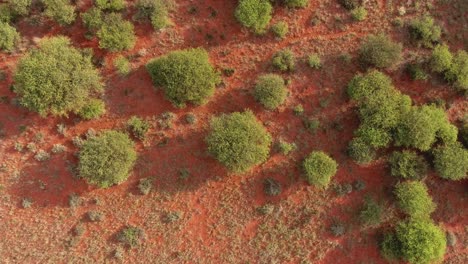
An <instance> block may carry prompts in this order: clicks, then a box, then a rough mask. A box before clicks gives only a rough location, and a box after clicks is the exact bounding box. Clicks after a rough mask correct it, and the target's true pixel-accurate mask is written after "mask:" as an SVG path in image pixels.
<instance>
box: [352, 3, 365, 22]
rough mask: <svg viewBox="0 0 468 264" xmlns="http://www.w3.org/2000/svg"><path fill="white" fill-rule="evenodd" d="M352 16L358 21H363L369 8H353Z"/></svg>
mask: <svg viewBox="0 0 468 264" xmlns="http://www.w3.org/2000/svg"><path fill="white" fill-rule="evenodd" d="M351 17H352V18H353V19H354V20H356V21H363V20H365V19H366V17H367V10H366V9H365V8H364V7H362V6H360V7H357V8H355V9H353V10H351Z"/></svg>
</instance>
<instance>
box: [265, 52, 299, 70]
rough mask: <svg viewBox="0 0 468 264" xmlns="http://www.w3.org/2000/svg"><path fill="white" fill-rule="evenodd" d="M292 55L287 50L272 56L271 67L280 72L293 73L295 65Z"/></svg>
mask: <svg viewBox="0 0 468 264" xmlns="http://www.w3.org/2000/svg"><path fill="white" fill-rule="evenodd" d="M295 60H296V59H295V58H294V53H293V52H292V51H291V50H289V49H285V50H280V51H278V52H276V53H275V55H273V59H272V62H271V63H272V65H273V67H275V68H276V69H278V70H280V71H293V70H294V66H295V64H296V62H295Z"/></svg>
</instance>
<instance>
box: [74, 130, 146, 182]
mask: <svg viewBox="0 0 468 264" xmlns="http://www.w3.org/2000/svg"><path fill="white" fill-rule="evenodd" d="M136 157H137V154H136V151H135V149H134V143H133V141H132V140H130V138H129V137H128V136H127V135H126V134H124V133H121V132H118V131H112V130H109V131H105V132H103V133H102V134H100V135H98V136H96V137H91V138H89V139H88V140H86V141H85V142H84V143H83V145H82V147H81V149H80V151H79V155H78V158H79V163H78V172H79V175H80V177H81V178H83V179H85V180H86V181H87V182H88V183H90V184H93V185H97V186H98V187H100V188H107V187H110V186H112V185H115V184H119V183H122V182H123V181H125V180H126V179H127V178H128V176H129V174H130V171H131V170H132V168H133V165H134V163H135V161H136Z"/></svg>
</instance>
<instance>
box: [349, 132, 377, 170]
mask: <svg viewBox="0 0 468 264" xmlns="http://www.w3.org/2000/svg"><path fill="white" fill-rule="evenodd" d="M348 155H349V156H350V157H351V159H353V160H354V161H356V162H357V163H359V164H367V163H370V162H371V161H373V160H374V159H375V156H376V151H375V149H374V148H373V147H371V146H370V145H368V144H367V143H366V142H365V141H364V140H363V139H362V138H358V137H357V138H354V139H353V140H351V142H349V146H348Z"/></svg>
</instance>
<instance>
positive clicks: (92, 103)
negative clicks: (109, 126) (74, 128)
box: [78, 98, 106, 120]
mask: <svg viewBox="0 0 468 264" xmlns="http://www.w3.org/2000/svg"><path fill="white" fill-rule="evenodd" d="M105 112H106V104H105V103H104V101H102V100H100V99H96V98H92V99H90V100H89V101H88V102H87V103H86V104H85V105H84V106H83V107H82V108H81V109H80V111H79V112H78V115H79V116H80V117H81V118H82V119H84V120H91V119H97V118H99V117H101V116H102V115H104V114H105Z"/></svg>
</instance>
